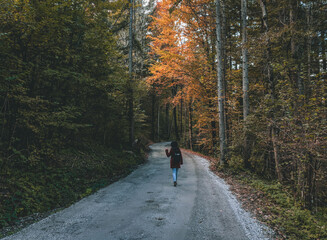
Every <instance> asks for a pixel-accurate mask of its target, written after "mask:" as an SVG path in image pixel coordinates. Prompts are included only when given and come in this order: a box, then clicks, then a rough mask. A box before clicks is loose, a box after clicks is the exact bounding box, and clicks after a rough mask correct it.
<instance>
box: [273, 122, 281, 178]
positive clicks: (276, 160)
mask: <svg viewBox="0 0 327 240" xmlns="http://www.w3.org/2000/svg"><path fill="white" fill-rule="evenodd" d="M271 136H272V144H273V149H274V158H275V167H276V173H277V177H278V180H279V181H280V182H282V181H283V174H282V170H281V168H280V162H279V146H278V143H277V136H278V135H277V129H276V128H275V127H274V126H272V128H271Z"/></svg>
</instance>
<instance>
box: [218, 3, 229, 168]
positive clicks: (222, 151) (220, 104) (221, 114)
mask: <svg viewBox="0 0 327 240" xmlns="http://www.w3.org/2000/svg"><path fill="white" fill-rule="evenodd" d="M220 15H221V14H220V0H216V32H217V58H218V59H217V60H218V61H217V75H218V76H217V78H218V113H219V139H220V163H221V164H225V163H226V153H227V146H226V135H225V130H226V128H225V109H224V98H225V93H224V86H223V73H224V72H223V62H222V49H221V44H222V37H221V22H220Z"/></svg>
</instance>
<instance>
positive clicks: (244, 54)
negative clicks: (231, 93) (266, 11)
mask: <svg viewBox="0 0 327 240" xmlns="http://www.w3.org/2000/svg"><path fill="white" fill-rule="evenodd" d="M241 4H242V66H243V71H242V72H243V120H244V133H245V135H244V158H243V159H244V166H245V168H249V167H250V164H249V158H250V149H249V148H250V145H249V136H248V133H247V130H246V123H247V116H248V115H249V77H248V56H247V55H248V49H247V30H246V28H247V22H246V18H247V0H241Z"/></svg>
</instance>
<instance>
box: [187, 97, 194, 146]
mask: <svg viewBox="0 0 327 240" xmlns="http://www.w3.org/2000/svg"><path fill="white" fill-rule="evenodd" d="M192 112H193V108H192V102H190V103H189V108H188V113H189V117H188V129H189V144H190V149H191V150H193V119H192V117H193V116H192Z"/></svg>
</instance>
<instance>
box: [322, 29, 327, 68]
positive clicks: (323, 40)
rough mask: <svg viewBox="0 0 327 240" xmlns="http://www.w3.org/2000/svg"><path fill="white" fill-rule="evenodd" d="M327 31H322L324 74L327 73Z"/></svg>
mask: <svg viewBox="0 0 327 240" xmlns="http://www.w3.org/2000/svg"><path fill="white" fill-rule="evenodd" d="M325 37H326V31H325V30H322V31H321V57H322V69H323V71H324V72H326V71H327V63H326V40H325Z"/></svg>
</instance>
